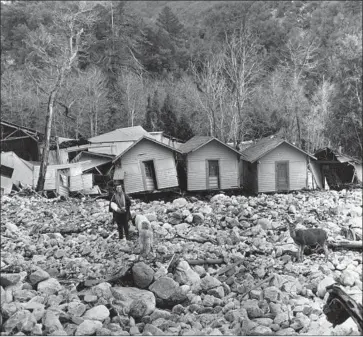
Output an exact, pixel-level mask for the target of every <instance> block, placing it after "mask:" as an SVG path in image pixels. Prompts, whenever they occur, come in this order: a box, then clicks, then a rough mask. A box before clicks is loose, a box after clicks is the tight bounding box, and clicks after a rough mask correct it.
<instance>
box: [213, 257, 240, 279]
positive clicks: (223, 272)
mask: <svg viewBox="0 0 363 337" xmlns="http://www.w3.org/2000/svg"><path fill="white" fill-rule="evenodd" d="M242 262H243V260H240V261H237V262H235V263H233V264H231V265H230V266H225V267H222V268H221V269H219V270H218V271H217V272H216V276H219V275H222V274H225V273H226V272H227V271H229V270H231V269H232V268H234V267H237V266H239V265H240V264H242Z"/></svg>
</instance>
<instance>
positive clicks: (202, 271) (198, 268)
mask: <svg viewBox="0 0 363 337" xmlns="http://www.w3.org/2000/svg"><path fill="white" fill-rule="evenodd" d="M193 269H194V271H195V272H196V273H198V275H199V277H204V276H205V275H206V273H207V272H206V271H205V269H204V267H203V266H198V265H196V266H194V267H193Z"/></svg>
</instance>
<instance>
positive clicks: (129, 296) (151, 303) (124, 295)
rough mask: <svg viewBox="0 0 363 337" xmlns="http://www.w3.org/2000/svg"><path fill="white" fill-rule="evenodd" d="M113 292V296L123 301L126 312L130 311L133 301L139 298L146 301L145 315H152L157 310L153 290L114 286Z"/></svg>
mask: <svg viewBox="0 0 363 337" xmlns="http://www.w3.org/2000/svg"><path fill="white" fill-rule="evenodd" d="M111 292H112V295H113V297H114V298H115V299H117V300H118V301H120V302H121V303H122V305H123V307H124V308H125V311H126V312H130V306H131V303H132V302H133V301H134V300H137V299H143V300H144V301H145V303H146V305H147V310H146V312H145V315H150V314H152V313H153V311H154V310H155V306H156V301H155V295H154V294H153V293H152V292H151V291H148V290H143V289H139V288H134V287H112V288H111Z"/></svg>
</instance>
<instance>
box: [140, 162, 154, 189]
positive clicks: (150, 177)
mask: <svg viewBox="0 0 363 337" xmlns="http://www.w3.org/2000/svg"><path fill="white" fill-rule="evenodd" d="M143 164H144V170H145V190H146V191H154V190H156V189H157V184H156V176H155V167H154V162H153V161H152V160H149V161H144V162H143Z"/></svg>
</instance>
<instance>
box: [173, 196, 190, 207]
mask: <svg viewBox="0 0 363 337" xmlns="http://www.w3.org/2000/svg"><path fill="white" fill-rule="evenodd" d="M187 204H188V201H187V200H186V199H184V198H178V199H174V201H173V205H174V206H175V207H177V208H182V207H184V206H186V205H187Z"/></svg>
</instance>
